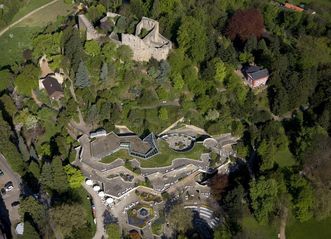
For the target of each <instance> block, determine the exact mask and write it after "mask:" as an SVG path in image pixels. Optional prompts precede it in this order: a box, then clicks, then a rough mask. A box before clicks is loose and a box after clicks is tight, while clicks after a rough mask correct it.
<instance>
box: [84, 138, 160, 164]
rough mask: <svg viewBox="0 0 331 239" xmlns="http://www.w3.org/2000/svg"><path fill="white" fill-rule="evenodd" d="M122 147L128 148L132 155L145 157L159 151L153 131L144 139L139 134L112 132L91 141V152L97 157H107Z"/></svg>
mask: <svg viewBox="0 0 331 239" xmlns="http://www.w3.org/2000/svg"><path fill="white" fill-rule="evenodd" d="M120 149H125V150H128V153H129V154H130V155H132V156H136V157H140V158H145V159H146V158H150V157H152V156H153V155H155V154H157V153H158V152H159V151H158V149H157V146H156V143H155V135H154V134H153V133H151V134H149V135H148V136H146V137H145V138H144V139H143V140H142V139H140V138H139V137H138V136H137V135H117V134H115V133H114V132H110V133H108V134H107V135H106V136H102V137H98V138H96V139H95V140H94V141H93V142H91V154H92V156H93V157H95V158H103V157H106V156H108V155H111V154H113V153H115V152H117V151H118V150H120Z"/></svg>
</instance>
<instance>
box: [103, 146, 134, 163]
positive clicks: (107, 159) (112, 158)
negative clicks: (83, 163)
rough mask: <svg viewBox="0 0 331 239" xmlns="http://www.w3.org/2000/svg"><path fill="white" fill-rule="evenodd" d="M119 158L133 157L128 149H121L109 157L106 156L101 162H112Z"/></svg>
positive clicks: (128, 158) (129, 158)
mask: <svg viewBox="0 0 331 239" xmlns="http://www.w3.org/2000/svg"><path fill="white" fill-rule="evenodd" d="M118 158H121V159H123V160H131V159H132V157H131V156H130V155H129V154H128V151H127V150H126V149H121V150H118V151H117V152H115V153H113V154H111V155H109V156H107V157H104V158H103V159H102V160H101V161H100V162H101V163H112V162H114V161H115V160H116V159H118Z"/></svg>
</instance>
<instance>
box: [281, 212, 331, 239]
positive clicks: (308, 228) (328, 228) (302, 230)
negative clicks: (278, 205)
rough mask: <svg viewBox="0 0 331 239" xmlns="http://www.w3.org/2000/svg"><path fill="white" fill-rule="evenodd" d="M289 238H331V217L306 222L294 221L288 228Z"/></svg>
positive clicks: (287, 234) (287, 236) (287, 235)
mask: <svg viewBox="0 0 331 239" xmlns="http://www.w3.org/2000/svg"><path fill="white" fill-rule="evenodd" d="M286 238H288V239H297V238H300V239H311V238H314V239H327V238H331V217H329V218H326V219H324V220H322V221H317V220H314V219H313V220H309V221H307V222H304V223H294V224H292V225H288V227H287V228H286Z"/></svg>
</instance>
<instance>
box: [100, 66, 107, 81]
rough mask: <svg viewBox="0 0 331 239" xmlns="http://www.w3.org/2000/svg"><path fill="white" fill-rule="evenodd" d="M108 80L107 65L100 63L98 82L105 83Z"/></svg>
mask: <svg viewBox="0 0 331 239" xmlns="http://www.w3.org/2000/svg"><path fill="white" fill-rule="evenodd" d="M107 78H108V65H107V63H106V62H104V63H102V67H101V71H100V80H102V81H106V80H107Z"/></svg>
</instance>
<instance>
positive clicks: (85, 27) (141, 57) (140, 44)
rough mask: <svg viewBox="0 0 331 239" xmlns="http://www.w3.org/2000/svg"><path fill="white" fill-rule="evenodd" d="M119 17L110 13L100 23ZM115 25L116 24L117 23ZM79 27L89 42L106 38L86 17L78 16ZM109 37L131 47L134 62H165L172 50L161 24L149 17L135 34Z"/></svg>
mask: <svg viewBox="0 0 331 239" xmlns="http://www.w3.org/2000/svg"><path fill="white" fill-rule="evenodd" d="M118 17H121V16H120V15H118V14H116V13H111V12H108V13H107V16H106V17H104V18H103V19H101V20H100V22H101V23H104V22H106V21H107V20H108V19H109V18H118ZM113 21H114V20H113ZM114 23H115V24H116V22H115V21H114ZM78 26H79V29H80V30H82V31H86V39H87V40H97V39H99V38H100V37H102V36H106V35H105V34H101V33H99V32H98V31H97V30H96V29H95V28H94V26H93V25H92V23H91V22H90V21H89V20H88V19H87V17H86V16H85V15H79V16H78ZM143 33H146V34H143ZM108 37H109V39H110V40H112V41H113V42H115V43H116V44H117V45H127V46H129V47H130V48H131V49H132V52H133V60H135V61H149V60H150V59H151V58H154V59H156V60H158V61H160V60H165V59H167V57H168V54H169V51H170V50H171V48H172V43H171V41H170V40H168V39H167V38H165V37H164V36H162V35H161V34H160V32H159V22H158V21H155V20H153V19H150V18H147V17H142V19H141V20H140V22H139V23H138V24H137V26H136V30H135V34H126V33H120V34H119V35H117V34H116V33H115V32H111V33H110V34H109V35H108Z"/></svg>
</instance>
